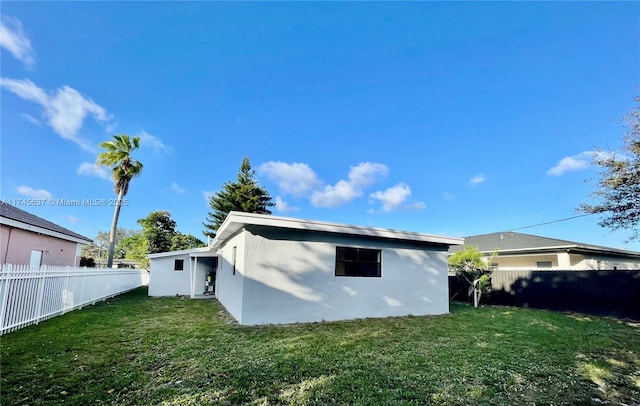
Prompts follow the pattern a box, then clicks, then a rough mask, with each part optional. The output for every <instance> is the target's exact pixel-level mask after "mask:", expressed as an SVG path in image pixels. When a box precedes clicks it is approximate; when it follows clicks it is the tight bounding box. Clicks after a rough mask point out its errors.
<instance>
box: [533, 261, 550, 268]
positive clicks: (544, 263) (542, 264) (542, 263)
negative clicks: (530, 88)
mask: <svg viewBox="0 0 640 406" xmlns="http://www.w3.org/2000/svg"><path fill="white" fill-rule="evenodd" d="M536 267H538V268H551V267H553V265H552V264H551V261H538V262H536Z"/></svg>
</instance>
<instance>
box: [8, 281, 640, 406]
mask: <svg viewBox="0 0 640 406" xmlns="http://www.w3.org/2000/svg"><path fill="white" fill-rule="evenodd" d="M1 355H2V358H1V363H2V365H1V366H2V370H1V373H2V385H1V386H0V399H1V402H2V404H3V405H5V404H6V405H9V404H11V405H20V404H24V405H38V404H46V403H60V402H64V403H65V404H77V405H95V404H118V405H120V404H154V405H155V404H161V405H188V404H193V405H201V404H237V403H246V404H296V405H300V404H327V403H337V404H370V405H384V404H394V405H395V404H403V403H404V404H443V405H452V404H460V405H473V404H482V405H485V404H505V405H513V404H554V405H559V404H570V405H575V404H585V405H587V404H600V401H608V402H609V404H633V403H634V402H635V403H640V327H639V326H637V325H635V326H634V325H633V324H631V323H626V322H624V321H620V320H615V319H604V318H598V317H591V316H590V317H586V316H581V315H567V314H559V313H552V312H546V311H540V310H530V309H516V308H507V307H498V306H490V307H483V308H479V309H473V308H471V307H469V306H466V305H462V304H455V303H454V304H452V306H451V314H450V315H445V316H433V317H399V318H388V319H370V320H359V321H349V322H332V323H316V324H302V325H292V326H268V327H242V326H238V325H234V324H232V323H230V322H229V320H228V318H227V316H226V314H225V313H224V311H223V310H222V307H221V306H220V305H219V304H218V303H217V302H216V301H214V300H188V299H183V298H148V297H146V289H138V290H136V291H134V292H131V293H128V294H125V295H122V296H120V297H117V298H114V299H111V300H109V301H106V302H102V303H99V304H97V305H95V306H91V307H88V308H85V309H83V310H79V311H74V312H71V313H69V314H67V315H64V316H61V317H57V318H54V319H51V320H48V321H46V322H44V323H41V324H40V325H38V326H32V327H28V328H25V329H22V330H19V331H16V332H13V333H10V334H7V335H5V336H2V338H1ZM593 399H599V400H593Z"/></svg>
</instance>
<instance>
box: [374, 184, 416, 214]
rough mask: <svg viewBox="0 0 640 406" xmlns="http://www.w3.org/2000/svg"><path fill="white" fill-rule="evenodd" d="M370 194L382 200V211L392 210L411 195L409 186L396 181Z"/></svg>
mask: <svg viewBox="0 0 640 406" xmlns="http://www.w3.org/2000/svg"><path fill="white" fill-rule="evenodd" d="M370 196H371V198H372V199H375V200H379V201H381V202H382V210H383V211H393V210H395V209H397V208H398V207H400V205H401V204H402V203H403V202H404V201H405V200H407V199H408V198H409V197H410V196H411V188H409V185H407V184H406V183H398V184H397V185H395V186H392V187H390V188H388V189H387V190H384V191H382V190H378V191H377V192H374V193H371V195H370Z"/></svg>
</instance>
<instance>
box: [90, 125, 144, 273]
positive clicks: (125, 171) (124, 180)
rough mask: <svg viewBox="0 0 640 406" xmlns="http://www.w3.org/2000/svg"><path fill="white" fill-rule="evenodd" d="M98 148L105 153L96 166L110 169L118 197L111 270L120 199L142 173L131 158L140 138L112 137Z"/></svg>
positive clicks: (137, 162)
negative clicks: (133, 180)
mask: <svg viewBox="0 0 640 406" xmlns="http://www.w3.org/2000/svg"><path fill="white" fill-rule="evenodd" d="M100 147H101V148H103V149H104V150H105V151H104V152H102V153H100V154H99V155H98V161H97V164H98V165H100V166H106V167H108V168H110V169H111V171H112V178H113V190H114V192H115V193H116V195H117V196H118V200H117V201H116V206H115V210H114V212H113V221H112V222H111V231H110V234H109V256H108V258H107V268H111V266H112V265H113V255H114V251H115V247H116V229H117V227H118V217H119V216H120V207H121V206H122V199H123V198H124V197H125V196H126V194H127V192H128V191H129V183H130V182H131V179H133V178H134V177H136V176H139V175H140V174H141V173H142V163H140V161H137V160H135V159H133V158H132V156H131V154H132V153H133V152H134V151H136V150H137V149H138V148H140V137H133V138H129V136H128V135H125V134H121V135H114V136H113V140H111V141H105V142H103V143H101V144H100Z"/></svg>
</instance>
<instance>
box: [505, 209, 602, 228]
mask: <svg viewBox="0 0 640 406" xmlns="http://www.w3.org/2000/svg"><path fill="white" fill-rule="evenodd" d="M592 214H595V213H585V214H578V215H577V216H572V217H566V218H563V219H558V220H553V221H547V222H545V223H538V224H533V225H530V226H524V227H518V228H512V229H509V230H506V231H505V232H509V231H516V230H524V229H525V228H534V227H538V226H546V225H547V224H553V223H560V222H562V221H569V220H573V219H577V218H580V217H585V216H591V215H592Z"/></svg>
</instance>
